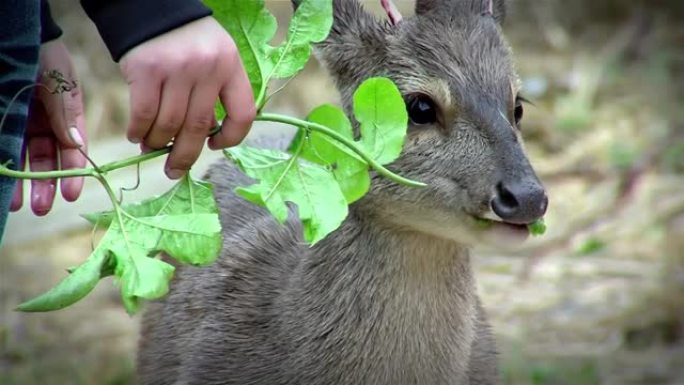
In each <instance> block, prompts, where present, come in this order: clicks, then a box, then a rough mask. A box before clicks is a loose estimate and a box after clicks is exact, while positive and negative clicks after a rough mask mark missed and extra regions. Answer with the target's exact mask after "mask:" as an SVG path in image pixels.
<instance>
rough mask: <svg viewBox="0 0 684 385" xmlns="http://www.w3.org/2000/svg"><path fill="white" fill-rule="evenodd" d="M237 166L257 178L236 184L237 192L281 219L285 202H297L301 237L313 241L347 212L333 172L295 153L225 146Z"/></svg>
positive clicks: (283, 219)
mask: <svg viewBox="0 0 684 385" xmlns="http://www.w3.org/2000/svg"><path fill="white" fill-rule="evenodd" d="M224 153H225V154H226V156H227V157H228V158H229V159H231V160H232V161H234V162H235V163H236V164H237V165H238V167H240V169H241V170H242V171H243V172H244V173H245V174H247V175H248V176H250V177H251V178H254V179H256V180H258V181H259V182H258V183H257V184H254V185H251V186H249V187H246V188H238V189H237V190H236V192H237V194H239V195H240V196H242V197H243V198H245V199H247V200H249V201H250V202H253V203H256V204H258V205H260V206H262V207H265V208H267V209H268V210H269V211H270V212H271V213H272V214H273V216H274V217H275V218H276V219H277V220H278V221H279V222H281V223H283V222H285V220H286V219H287V213H288V208H287V204H286V202H292V203H294V204H296V205H297V213H298V215H299V218H300V220H301V222H302V226H303V228H304V239H305V240H306V241H307V242H309V243H311V244H315V243H316V242H318V241H320V240H321V239H323V238H324V237H325V236H326V235H327V234H329V233H330V232H332V231H333V230H335V229H337V228H338V227H339V225H340V224H341V223H342V221H343V220H344V218H346V216H347V202H346V201H345V198H344V195H343V194H342V191H340V188H339V185H338V184H337V182H336V181H335V178H334V176H333V175H332V173H331V172H330V171H328V170H326V169H325V168H324V167H322V166H320V165H316V164H313V163H310V162H308V161H306V160H303V159H300V158H299V157H298V156H297V155H296V154H295V155H289V154H287V153H284V152H281V151H275V150H266V149H257V148H251V147H247V146H238V147H233V148H230V149H227V150H224Z"/></svg>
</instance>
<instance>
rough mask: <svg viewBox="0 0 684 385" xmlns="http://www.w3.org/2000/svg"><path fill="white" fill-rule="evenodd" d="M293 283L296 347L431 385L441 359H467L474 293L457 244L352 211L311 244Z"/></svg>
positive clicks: (462, 250) (445, 361) (452, 361)
mask: <svg viewBox="0 0 684 385" xmlns="http://www.w3.org/2000/svg"><path fill="white" fill-rule="evenodd" d="M290 283H291V286H290V288H289V293H288V296H289V299H290V300H291V301H292V302H293V303H292V305H293V306H292V307H291V308H292V309H294V310H292V311H293V313H292V314H290V316H291V317H288V318H290V320H289V323H290V325H289V326H294V325H296V328H297V329H299V330H298V331H293V332H296V333H299V335H301V336H305V337H304V338H302V339H301V341H305V344H304V346H303V347H302V349H305V350H306V351H314V352H316V351H318V352H319V353H320V354H321V357H331V358H330V359H331V360H332V361H337V362H330V363H324V364H328V365H338V364H345V365H347V367H346V368H345V369H346V370H359V369H363V370H364V371H365V372H366V373H381V372H384V373H406V374H407V375H409V376H413V377H416V376H417V377H421V376H422V377H424V379H425V380H426V381H428V382H425V383H431V382H429V381H437V379H436V378H433V377H432V376H433V375H437V374H436V373H432V372H430V370H431V369H435V370H436V371H437V372H440V373H441V374H444V372H445V368H440V367H439V366H440V363H443V364H444V365H452V366H453V365H457V366H458V365H461V364H463V365H465V363H466V362H468V360H467V358H468V355H469V349H470V343H471V341H472V338H473V329H474V326H473V325H474V322H475V318H476V310H475V309H476V307H475V302H476V295H475V286H474V282H473V276H472V272H471V267H470V262H469V256H468V250H467V248H466V247H464V246H462V245H458V244H456V243H453V242H450V241H446V240H442V239H439V238H435V237H432V236H429V235H426V234H420V233H417V232H411V231H403V230H401V229H398V228H394V227H392V226H379V225H378V224H377V223H372V224H370V223H367V222H366V221H364V219H363V218H361V217H358V216H355V215H353V213H352V215H350V217H349V218H348V219H347V221H346V222H345V223H344V224H343V225H342V227H341V228H340V229H338V230H337V231H336V232H335V233H333V234H331V235H330V236H329V237H328V238H327V239H326V240H324V241H322V242H321V243H320V244H319V245H317V246H316V247H315V248H313V249H312V250H311V252H310V254H308V255H307V256H306V257H305V258H304V260H303V262H302V263H301V264H300V266H299V268H298V270H297V272H296V273H295V274H294V276H293V277H292V281H291V282H290ZM331 352H336V353H334V354H333V355H332V356H331ZM309 357H310V356H309ZM332 357H334V358H332ZM359 366H362V368H361V367H359ZM323 367H326V366H325V365H323ZM460 369H462V368H456V372H460V371H461V370H460ZM428 372H430V373H428ZM449 372H451V370H449ZM359 380H360V381H369V380H373V379H372V378H359ZM376 380H378V379H376ZM385 380H386V379H385ZM385 380H383V381H380V382H376V383H384V382H385ZM394 380H395V381H396V382H395V383H402V382H403V380H402V379H401V378H396V379H394ZM378 381H379V380H378ZM432 383H439V382H438V381H437V382H432Z"/></svg>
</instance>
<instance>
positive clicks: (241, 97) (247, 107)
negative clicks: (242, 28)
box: [209, 59, 256, 150]
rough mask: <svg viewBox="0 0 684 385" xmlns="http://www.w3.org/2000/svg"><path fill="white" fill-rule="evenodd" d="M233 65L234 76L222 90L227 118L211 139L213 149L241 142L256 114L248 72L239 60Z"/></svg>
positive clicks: (210, 143) (222, 100) (222, 101)
mask: <svg viewBox="0 0 684 385" xmlns="http://www.w3.org/2000/svg"><path fill="white" fill-rule="evenodd" d="M237 60H239V59H237ZM232 67H233V68H232V72H233V73H232V76H231V77H230V79H229V81H228V82H226V84H224V85H223V87H222V88H221V91H220V96H221V103H222V104H223V106H224V107H225V109H226V118H225V119H224V120H223V124H222V125H221V132H220V133H218V134H217V135H214V136H213V137H212V138H211V139H210V140H209V147H210V148H211V149H213V150H216V149H219V148H226V147H230V146H234V145H236V144H238V143H240V142H241V141H242V140H243V139H244V138H245V136H247V133H248V132H249V129H250V128H251V127H252V122H253V121H254V117H255V116H256V106H255V105H254V95H253V93H252V86H251V84H250V83H249V79H248V78H247V74H246V73H245V71H244V69H243V67H242V65H240V63H239V62H238V63H237V65H233V66H232Z"/></svg>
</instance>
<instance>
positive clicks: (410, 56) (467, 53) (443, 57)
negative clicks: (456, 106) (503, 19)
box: [389, 23, 517, 93]
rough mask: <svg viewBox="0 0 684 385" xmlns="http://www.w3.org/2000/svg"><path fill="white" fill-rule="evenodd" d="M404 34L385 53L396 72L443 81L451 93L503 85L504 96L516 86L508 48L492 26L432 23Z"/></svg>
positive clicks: (497, 30)
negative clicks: (393, 64) (397, 66)
mask: <svg viewBox="0 0 684 385" xmlns="http://www.w3.org/2000/svg"><path fill="white" fill-rule="evenodd" d="M405 32H406V33H404V34H403V36H402V37H403V39H399V40H398V41H395V42H394V43H395V44H393V45H394V47H392V48H390V51H389V52H390V55H391V54H392V53H396V55H397V56H396V61H395V60H392V61H393V62H395V63H401V64H400V67H402V68H400V70H401V69H403V70H405V71H406V72H414V73H415V75H416V76H418V77H421V76H423V77H429V78H439V79H443V80H446V81H447V82H448V83H449V84H450V88H452V89H454V90H459V89H463V88H466V87H471V86H477V87H480V88H484V89H488V88H496V89H499V88H500V87H502V86H505V88H506V91H507V93H508V92H509V91H510V88H511V86H513V87H517V85H516V84H517V75H516V73H515V70H514V68H513V63H512V60H511V52H510V49H509V47H508V45H507V43H506V41H505V40H504V38H503V35H502V34H501V32H500V30H499V29H498V28H497V27H496V26H495V25H488V24H486V23H475V24H472V25H447V26H442V28H441V29H440V28H439V25H438V24H436V25H434V26H430V27H427V28H426V27H422V28H411V29H410V30H409V31H405ZM490 91H494V90H490Z"/></svg>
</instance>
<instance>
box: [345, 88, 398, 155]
mask: <svg viewBox="0 0 684 385" xmlns="http://www.w3.org/2000/svg"><path fill="white" fill-rule="evenodd" d="M353 101H354V115H355V116H356V120H358V121H359V123H360V124H361V144H362V145H363V147H364V148H366V150H367V151H368V152H369V153H371V154H372V156H373V158H374V159H375V160H376V161H377V162H378V163H380V164H387V163H390V162H392V161H394V160H395V159H397V158H398V157H399V154H401V149H402V147H403V146H404V137H405V136H406V128H407V126H408V113H407V112H406V106H405V104H404V100H403V98H402V97H401V93H400V92H399V89H398V88H397V86H396V85H394V83H393V82H392V81H391V80H389V79H387V78H370V79H368V80H366V81H364V82H363V83H362V84H361V85H360V86H359V88H358V89H357V90H356V92H354V97H353Z"/></svg>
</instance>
